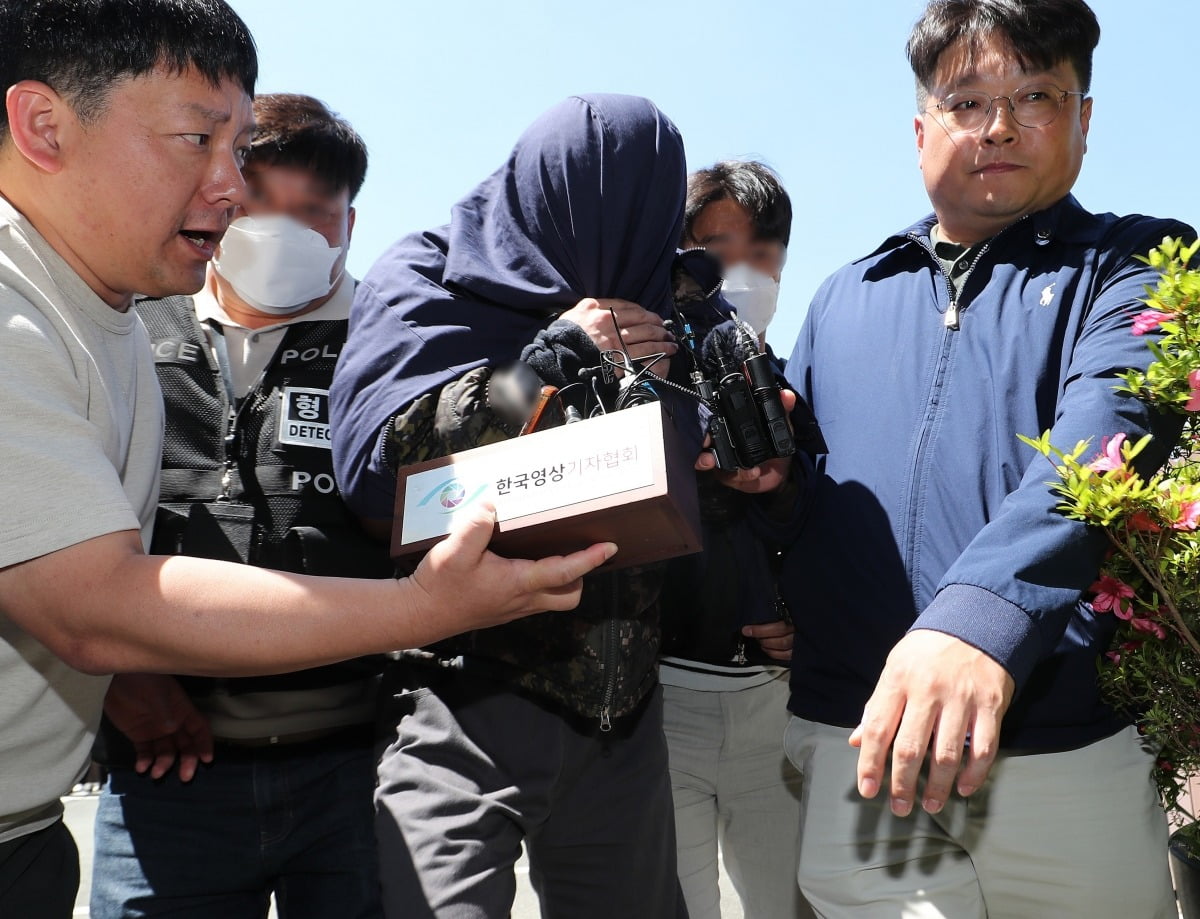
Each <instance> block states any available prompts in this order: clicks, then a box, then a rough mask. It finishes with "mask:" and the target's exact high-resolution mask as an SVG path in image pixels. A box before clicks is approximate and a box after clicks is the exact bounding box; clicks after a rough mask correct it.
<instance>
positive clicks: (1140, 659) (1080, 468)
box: [1021, 239, 1200, 854]
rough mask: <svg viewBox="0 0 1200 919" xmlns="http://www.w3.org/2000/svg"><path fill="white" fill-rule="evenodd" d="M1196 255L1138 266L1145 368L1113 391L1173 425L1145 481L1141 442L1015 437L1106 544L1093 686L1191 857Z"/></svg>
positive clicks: (1199, 404) (1065, 506) (1196, 750)
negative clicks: (1111, 624) (1182, 830)
mask: <svg viewBox="0 0 1200 919" xmlns="http://www.w3.org/2000/svg"><path fill="white" fill-rule="evenodd" d="M1198 250H1200V243H1196V244H1193V245H1192V246H1185V245H1183V243H1182V242H1181V241H1180V240H1172V239H1164V240H1163V243H1162V245H1161V246H1159V247H1158V248H1157V249H1155V250H1154V251H1152V252H1151V253H1150V255H1149V257H1147V258H1146V259H1144V261H1145V262H1147V263H1148V264H1149V265H1150V266H1151V267H1153V268H1154V269H1156V270H1157V271H1158V272H1159V282H1158V284H1157V286H1156V287H1155V288H1153V289H1150V288H1147V296H1146V299H1145V300H1144V301H1143V302H1144V303H1145V306H1146V309H1145V310H1144V311H1143V312H1141V313H1140V314H1138V315H1137V316H1135V317H1134V318H1133V334H1134V335H1145V334H1146V333H1147V332H1151V331H1155V330H1157V331H1158V332H1161V333H1162V334H1161V337H1150V338H1147V339H1146V342H1147V346H1148V347H1149V348H1150V351H1151V352H1152V355H1153V361H1152V363H1151V364H1150V366H1149V367H1147V368H1146V370H1145V372H1141V371H1130V372H1127V373H1124V374H1121V379H1122V381H1123V383H1122V384H1120V385H1119V387H1118V388H1119V389H1121V390H1123V391H1125V392H1129V393H1132V394H1133V395H1134V396H1136V397H1137V398H1138V399H1141V400H1142V401H1144V402H1146V403H1148V404H1150V405H1154V406H1157V407H1158V408H1160V409H1162V410H1165V411H1169V412H1175V413H1178V414H1181V415H1183V416H1184V422H1183V434H1182V437H1181V439H1180V443H1179V446H1178V447H1177V448H1176V449H1175V450H1174V452H1173V453H1172V454H1171V457H1170V458H1169V460H1168V461H1167V463H1166V464H1165V465H1164V466H1163V468H1162V469H1160V470H1159V471H1158V472H1156V473H1154V474H1153V475H1152V476H1150V477H1149V478H1146V477H1143V476H1142V475H1139V474H1138V472H1137V471H1135V469H1134V468H1133V465H1132V463H1131V461H1132V460H1133V459H1134V457H1136V456H1137V455H1138V454H1139V453H1140V452H1141V451H1142V450H1143V449H1144V448H1145V446H1146V443H1147V441H1148V440H1149V437H1145V438H1142V439H1141V440H1140V441H1138V442H1137V443H1130V442H1129V441H1128V440H1127V438H1126V435H1125V434H1123V433H1120V432H1115V433H1113V434H1112V435H1111V436H1108V437H1105V438H1104V439H1103V441H1102V443H1101V445H1100V452H1099V455H1097V454H1096V449H1095V446H1094V445H1093V444H1091V443H1090V442H1088V441H1082V442H1080V443H1078V444H1076V445H1075V447H1074V449H1072V450H1071V451H1070V452H1063V451H1062V450H1059V449H1056V448H1055V447H1054V446H1053V445H1052V444H1051V443H1050V441H1049V433H1048V432H1047V433H1046V434H1043V435H1042V436H1041V437H1040V438H1038V439H1032V438H1027V437H1023V438H1021V439H1022V440H1024V441H1025V442H1026V443H1028V444H1029V445H1030V446H1032V447H1034V448H1035V449H1036V450H1038V451H1039V452H1040V453H1042V454H1043V455H1045V456H1047V457H1049V458H1050V459H1052V460H1053V461H1054V462H1055V464H1056V467H1057V472H1058V480H1057V481H1056V482H1055V483H1054V488H1055V490H1056V491H1057V492H1058V494H1059V495H1060V496H1061V498H1062V501H1061V503H1060V505H1059V508H1060V510H1061V511H1062V512H1063V513H1064V514H1066V515H1067V516H1068V517H1071V518H1073V519H1075V520H1082V521H1085V522H1087V523H1089V524H1092V525H1094V526H1097V527H1099V528H1100V529H1102V530H1103V532H1104V534H1105V535H1106V536H1107V537H1108V540H1109V542H1110V543H1111V544H1112V546H1111V551H1110V553H1109V555H1108V557H1107V560H1106V562H1105V564H1104V567H1103V569H1102V571H1101V573H1100V576H1099V577H1098V578H1097V580H1096V581H1095V583H1093V584H1092V585H1091V587H1089V588H1088V591H1087V593H1086V597H1087V599H1089V600H1090V601H1091V604H1092V609H1093V610H1094V611H1095V613H1096V614H1097V615H1100V616H1104V615H1112V616H1114V617H1116V619H1117V620H1118V625H1117V632H1116V636H1115V639H1114V642H1113V644H1112V646H1111V647H1110V649H1109V650H1108V651H1107V653H1106V654H1105V655H1104V658H1103V659H1102V660H1101V662H1100V668H1099V679H1100V685H1101V688H1102V690H1103V691H1104V693H1105V695H1106V696H1107V698H1108V699H1109V701H1110V702H1111V703H1112V704H1113V705H1114V706H1115V707H1116V708H1118V709H1120V710H1122V711H1124V712H1126V713H1128V714H1130V715H1131V716H1132V717H1134V718H1135V719H1136V720H1137V723H1138V726H1139V729H1140V730H1141V731H1142V733H1143V734H1144V735H1145V737H1146V738H1147V740H1148V741H1149V742H1150V744H1151V745H1152V746H1153V747H1154V748H1157V749H1158V750H1159V751H1160V752H1159V754H1158V759H1157V762H1156V764H1155V767H1154V778H1155V780H1156V781H1157V783H1158V787H1159V790H1160V792H1161V794H1162V798H1163V803H1164V805H1165V806H1166V807H1167V809H1168V811H1169V812H1173V813H1174V814H1175V815H1176V816H1182V817H1183V818H1184V822H1185V823H1186V824H1187V825H1189V834H1190V838H1189V845H1191V846H1192V847H1193V851H1195V852H1197V853H1198V854H1200V829H1197V823H1196V817H1195V815H1194V814H1191V813H1188V812H1187V811H1186V810H1185V808H1184V805H1183V802H1182V801H1181V794H1182V792H1183V791H1184V789H1185V787H1186V783H1187V780H1188V778H1189V777H1190V776H1192V775H1193V774H1195V773H1197V772H1200V640H1198V638H1197V636H1198V634H1200V269H1197V268H1190V267H1189V262H1190V261H1191V259H1192V257H1193V256H1194V255H1195V254H1196V252H1197V251H1198Z"/></svg>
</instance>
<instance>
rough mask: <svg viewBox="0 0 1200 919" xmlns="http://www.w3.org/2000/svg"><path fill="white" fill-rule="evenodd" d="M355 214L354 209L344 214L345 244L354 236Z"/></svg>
mask: <svg viewBox="0 0 1200 919" xmlns="http://www.w3.org/2000/svg"><path fill="white" fill-rule="evenodd" d="M356 214H357V212H356V211H355V210H354V208H350V209H349V210H348V211H347V212H346V242H350V237H351V236H353V235H354V218H355V216H356Z"/></svg>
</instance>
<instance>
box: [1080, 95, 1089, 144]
mask: <svg viewBox="0 0 1200 919" xmlns="http://www.w3.org/2000/svg"><path fill="white" fill-rule="evenodd" d="M1091 125H1092V97H1091V96H1088V97H1087V98H1086V99H1084V100H1083V101H1082V102H1080V103H1079V127H1080V130H1082V131H1083V150H1084V152H1085V153H1086V152H1087V136H1088V128H1090V127H1091Z"/></svg>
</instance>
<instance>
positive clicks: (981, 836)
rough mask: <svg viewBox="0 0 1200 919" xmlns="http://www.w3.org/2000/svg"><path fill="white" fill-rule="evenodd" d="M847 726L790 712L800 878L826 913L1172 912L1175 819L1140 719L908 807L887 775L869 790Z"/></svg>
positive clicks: (963, 917) (827, 916) (1149, 915)
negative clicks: (976, 786) (895, 806)
mask: <svg viewBox="0 0 1200 919" xmlns="http://www.w3.org/2000/svg"><path fill="white" fill-rule="evenodd" d="M849 735H850V732H849V730H846V729H844V728H836V727H830V726H828V725H823V724H816V723H814V722H810V721H804V720H802V719H799V718H794V717H793V718H792V719H791V722H790V723H789V725H788V728H787V733H786V735H785V740H784V745H785V748H786V749H787V753H788V757H789V758H790V759H791V761H792V762H793V763H794V764H795V765H796V767H797V769H799V770H800V772H801V773H802V774H803V776H804V793H803V802H802V816H801V840H802V844H801V852H800V869H799V880H800V886H801V887H802V888H803V890H804V892H805V894H806V895H807V897H808V899H809V902H810V903H812V905H813V907H814V908H815V909H816V911H817V914H818V915H819V916H821V917H823V919H842V917H853V919H985V917H986V919H1074V917H1078V919H1175V917H1176V912H1175V903H1174V896H1173V894H1172V890H1171V881H1170V877H1169V875H1168V870H1167V848H1166V845H1167V825H1166V820H1165V818H1164V816H1163V813H1162V811H1161V809H1160V808H1159V807H1158V804H1157V800H1156V798H1155V792H1154V788H1153V786H1152V783H1151V780H1150V766H1151V762H1152V757H1151V755H1150V754H1149V753H1147V752H1146V751H1144V750H1143V749H1142V747H1141V744H1140V743H1139V740H1138V736H1137V733H1136V732H1135V731H1134V729H1133V728H1127V729H1125V730H1122V731H1120V732H1118V733H1117V734H1115V735H1113V736H1112V737H1108V738H1105V739H1104V740H1100V741H1097V742H1095V743H1093V744H1090V745H1089V746H1086V747H1082V748H1080V749H1077V750H1070V751H1067V752H1062V753H1042V754H1035V755H1025V756H1016V755H1003V754H1002V755H1001V756H1000V757H999V758H998V759H997V761H996V763H995V765H994V766H993V768H992V772H991V775H990V776H989V778H988V780H987V781H986V782H985V783H984V786H983V787H982V788H981V789H980V790H979V791H977V792H976V793H975V794H974V795H972V796H971V797H970V798H967V799H964V798H961V797H958V796H957V795H955V796H954V797H953V798H952V799H951V800H950V801H949V802H948V803H947V805H946V807H945V809H944V810H943V812H942V813H941V814H938V815H937V816H936V817H931V816H930V815H928V814H926V813H925V812H924V811H920V810H917V811H914V812H913V814H911V815H910V816H909V817H906V818H899V817H895V816H893V815H892V813H891V811H890V810H889V809H888V806H887V794H886V786H885V790H884V791H881V792H880V794H879V795H878V796H877V797H876V798H875V799H874V800H871V801H865V800H863V799H862V798H861V797H860V796H859V795H858V792H857V791H856V789H855V776H856V772H855V768H856V763H857V759H858V751H857V750H856V749H854V748H853V747H851V746H849V745H848V744H847V742H846V741H847V738H848V737H849ZM918 800H919V798H918Z"/></svg>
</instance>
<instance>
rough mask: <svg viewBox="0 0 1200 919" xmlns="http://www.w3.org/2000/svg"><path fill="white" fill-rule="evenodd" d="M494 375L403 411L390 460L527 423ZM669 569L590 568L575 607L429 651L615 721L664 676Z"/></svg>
mask: <svg viewBox="0 0 1200 919" xmlns="http://www.w3.org/2000/svg"><path fill="white" fill-rule="evenodd" d="M517 366H518V367H522V366H523V365H519V364H518V365H517ZM529 372H532V371H529ZM503 373H504V372H503V371H501V372H498V373H497V374H495V376H496V378H497V379H498V378H499V377H500V376H501V375H502V374H503ZM493 383H494V380H493V371H492V370H491V368H488V367H480V368H477V369H475V370H472V371H470V372H468V373H467V374H465V375H464V376H462V377H460V378H459V379H457V380H455V381H453V382H451V383H448V384H446V385H445V386H444V387H443V388H442V389H441V391H440V392H439V393H430V394H427V395H425V396H422V397H421V398H420V399H418V400H417V401H416V402H414V403H412V404H411V405H410V406H409V407H408V408H407V409H405V410H404V411H402V412H401V413H399V414H397V415H395V416H394V417H393V418H392V419H391V421H389V423H388V425H387V428H386V430H385V432H384V439H383V449H384V457H385V459H386V460H387V462H388V465H389V466H391V467H392V469H393V470H394V469H397V468H399V467H400V466H404V465H408V464H410V463H415V462H420V461H422V460H427V459H432V458H435V457H438V456H444V455H446V454H449V453H453V452H456V451H458V450H464V449H469V448H471V447H477V446H482V445H484V444H488V443H496V442H498V441H501V440H505V439H507V438H509V437H512V436H515V434H516V432H517V431H516V428H517V427H518V426H519V425H518V423H517V422H516V421H514V417H513V414H512V413H510V412H506V411H505V410H504V408H503V406H498V405H497V403H498V402H499V401H500V400H498V398H497V395H496V390H497V389H499V387H495V386H493V385H492V384H493ZM489 390H492V391H491V393H490V398H489ZM506 415H507V416H508V417H506ZM517 415H519V411H518V412H517ZM662 577H663V566H662V565H654V566H647V567H642V568H626V569H623V570H620V571H614V572H602V573H596V574H590V575H588V576H587V577H585V578H584V586H583V597H582V600H581V601H580V604H579V606H578V607H577V608H576V609H574V610H572V611H571V612H549V613H541V614H538V615H534V616H530V617H528V618H525V619H518V620H516V621H514V622H509V623H506V624H505V625H500V626H494V627H492V628H489V629H483V630H480V631H476V632H470V633H467V634H465V635H460V636H457V637H456V638H451V639H448V640H447V641H445V642H441V643H439V644H438V645H437V646H436V647H435V648H431V649H428V650H431V651H433V652H434V653H435V655H436V656H437V657H440V658H453V657H457V656H459V655H462V656H463V657H464V659H465V660H466V661H467V663H468V664H469V665H472V666H474V667H475V668H477V669H485V670H486V671H488V672H489V673H491V674H493V675H497V676H499V677H500V678H501V679H503V680H505V681H506V682H509V683H511V684H512V685H514V686H517V687H519V688H520V689H523V690H526V691H528V692H530V693H532V694H534V695H536V696H538V697H541V698H544V699H548V700H550V701H552V702H554V703H556V704H558V705H560V706H561V707H563V708H565V709H566V710H568V711H570V712H573V713H575V714H578V715H581V716H584V717H586V718H597V719H599V720H600V726H601V729H602V730H607V729H608V728H609V727H610V726H611V722H612V719H614V718H619V717H621V716H622V715H626V714H628V713H629V712H631V711H633V710H634V709H635V708H636V707H637V705H638V703H639V702H641V701H642V699H643V698H644V697H645V696H646V694H647V693H648V692H649V691H650V690H651V689H653V687H654V685H655V683H656V681H657V663H656V662H657V657H658V648H659V640H660V632H659V599H658V598H659V589H660V586H661V584H662Z"/></svg>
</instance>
